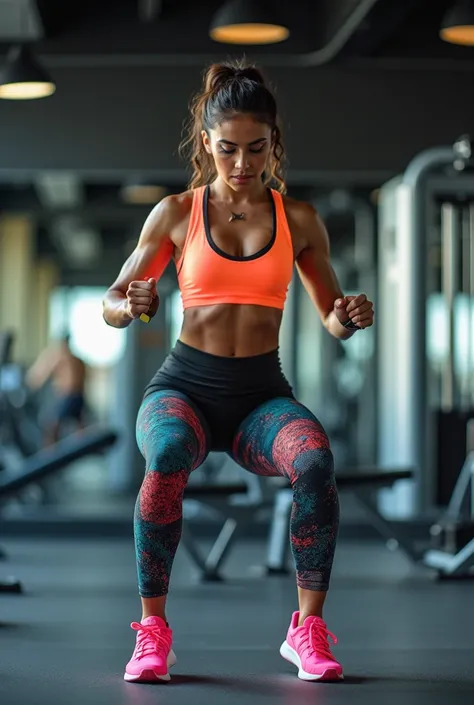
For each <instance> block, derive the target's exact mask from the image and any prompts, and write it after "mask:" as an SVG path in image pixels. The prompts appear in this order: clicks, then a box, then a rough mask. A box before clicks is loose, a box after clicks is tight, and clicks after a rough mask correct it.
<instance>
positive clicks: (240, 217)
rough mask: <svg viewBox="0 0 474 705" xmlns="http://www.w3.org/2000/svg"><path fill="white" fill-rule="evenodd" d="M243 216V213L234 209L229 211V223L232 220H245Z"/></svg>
mask: <svg viewBox="0 0 474 705" xmlns="http://www.w3.org/2000/svg"><path fill="white" fill-rule="evenodd" d="M245 218H246V216H245V213H234V211H230V218H229V223H232V222H233V221H234V220H245Z"/></svg>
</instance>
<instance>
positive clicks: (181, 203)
mask: <svg viewBox="0 0 474 705" xmlns="http://www.w3.org/2000/svg"><path fill="white" fill-rule="evenodd" d="M193 195H194V192H193V191H183V193H173V194H171V195H170V196H165V198H163V199H162V200H161V201H160V202H159V203H157V205H156V206H155V207H154V208H153V210H152V211H151V213H150V216H149V217H150V218H151V219H153V220H155V221H157V222H158V221H159V222H160V223H163V224H166V225H168V226H170V225H175V224H177V223H179V222H181V221H182V220H183V219H184V218H186V217H187V216H188V215H189V214H190V212H191V207H192V204H193Z"/></svg>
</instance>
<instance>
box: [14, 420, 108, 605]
mask: <svg viewBox="0 0 474 705" xmlns="http://www.w3.org/2000/svg"><path fill="white" fill-rule="evenodd" d="M117 440H118V435H117V433H116V432H115V431H114V430H112V429H109V428H102V427H100V426H97V427H89V428H87V429H85V430H84V431H80V432H78V433H76V434H74V435H71V436H69V437H68V438H65V439H64V440H62V441H59V442H58V443H56V444H55V445H54V446H51V447H49V448H45V449H44V450H41V451H39V452H38V453H36V454H35V455H34V456H31V457H30V458H27V459H26V460H25V461H24V462H23V465H22V466H21V468H20V469H17V470H16V472H15V473H13V474H12V475H11V476H9V477H5V475H4V473H0V505H1V502H2V501H3V500H6V499H9V498H11V497H14V496H16V495H17V494H18V493H19V492H21V491H22V490H23V489H24V488H25V487H28V486H29V485H31V484H33V483H37V482H39V481H41V480H43V479H45V478H47V477H49V476H50V475H52V474H54V473H57V472H59V471H60V470H64V469H65V468H67V467H68V465H70V463H72V462H73V461H74V460H79V459H80V458H84V457H86V456H87V455H92V454H94V453H98V452H102V451H104V450H106V449H108V448H110V447H111V446H112V445H114V444H115V443H116V442H117ZM1 555H2V557H5V556H4V554H3V553H2V554H1ZM0 592H17V593H18V592H22V586H21V583H20V582H19V581H18V580H16V579H15V578H10V579H8V580H6V581H3V582H0Z"/></svg>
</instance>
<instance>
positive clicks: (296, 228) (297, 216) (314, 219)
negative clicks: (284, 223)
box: [283, 196, 327, 252]
mask: <svg viewBox="0 0 474 705" xmlns="http://www.w3.org/2000/svg"><path fill="white" fill-rule="evenodd" d="M283 205H284V206H285V213H286V217H287V219H288V225H289V227H290V231H291V235H292V238H293V240H294V242H295V251H296V252H299V251H301V250H303V249H304V248H306V247H308V246H315V245H316V244H317V243H325V241H326V238H327V233H326V228H325V227H324V224H323V222H322V220H321V218H320V216H319V213H318V211H317V210H316V208H314V206H312V205H311V203H308V202H307V201H298V200H296V199H295V198H290V197H289V196H283Z"/></svg>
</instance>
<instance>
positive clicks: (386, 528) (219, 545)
mask: <svg viewBox="0 0 474 705" xmlns="http://www.w3.org/2000/svg"><path fill="white" fill-rule="evenodd" d="M412 477H413V471H412V470H409V469H384V470H380V469H379V468H366V469H364V470H356V469H354V470H346V471H341V472H339V473H338V474H337V486H338V489H339V490H341V491H344V490H348V491H351V492H352V493H353V494H354V495H355V496H356V497H357V499H358V501H359V502H360V503H361V504H362V505H363V506H364V508H365V510H366V512H367V514H368V515H369V517H370V520H371V522H372V524H373V526H374V527H375V529H377V531H378V532H379V534H380V535H381V536H382V537H383V538H384V539H385V540H386V542H387V545H388V546H389V548H391V549H396V548H399V549H401V550H402V551H404V553H405V554H406V555H407V556H408V557H409V558H410V560H412V561H415V562H416V561H418V560H419V558H420V556H419V555H418V554H417V553H416V552H415V550H414V548H413V546H412V544H411V543H410V541H409V540H408V539H407V538H405V537H404V536H402V534H401V532H400V530H399V529H398V528H397V527H396V526H394V525H393V524H391V523H390V522H389V521H387V520H386V519H385V518H384V517H383V516H382V515H381V513H380V512H379V510H378V508H377V506H376V504H375V503H374V501H373V498H372V492H373V491H374V490H377V489H383V488H388V487H391V486H392V485H393V484H394V483H395V482H398V481H399V480H409V479H412ZM247 493H248V487H247V485H245V484H244V483H237V484H233V485H224V484H223V485H205V484H202V485H194V486H188V487H187V489H186V491H185V494H184V497H185V499H196V500H199V501H200V502H202V503H203V504H204V505H207V506H210V507H213V508H215V509H217V510H218V511H219V512H221V513H223V514H225V515H226V519H225V521H224V524H223V526H222V528H221V530H220V532H219V534H218V536H217V538H216V540H215V541H214V543H213V545H212V547H211V550H210V552H209V553H208V555H207V556H204V555H203V553H202V552H201V551H200V550H199V549H198V547H197V545H196V540H195V537H194V536H193V533H192V529H191V527H190V524H189V522H188V521H187V520H184V521H183V535H182V543H183V547H184V548H185V550H186V551H187V553H188V555H189V557H190V558H191V560H192V561H193V562H194V563H195V565H196V566H197V567H198V568H199V570H200V572H201V578H202V579H203V580H221V579H222V576H221V574H220V572H219V569H220V568H221V566H222V565H223V563H224V560H225V559H226V557H227V556H228V554H229V551H230V548H231V546H232V545H233V542H234V541H235V538H236V535H237V530H238V528H239V524H243V525H244V526H247V525H248V524H249V523H251V522H252V521H254V519H255V513H256V511H257V510H259V509H263V508H265V506H267V505H265V504H262V503H259V504H242V503H240V504H237V503H235V504H234V503H232V497H235V496H238V495H244V494H247ZM292 501H293V492H292V490H291V488H290V487H282V488H281V489H278V490H277V491H276V493H275V495H274V499H273V517H272V522H271V531H270V537H269V542H268V549H267V560H266V569H267V572H268V573H269V574H281V573H286V572H287V559H288V553H289V548H290V546H289V523H290V514H291V506H292Z"/></svg>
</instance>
